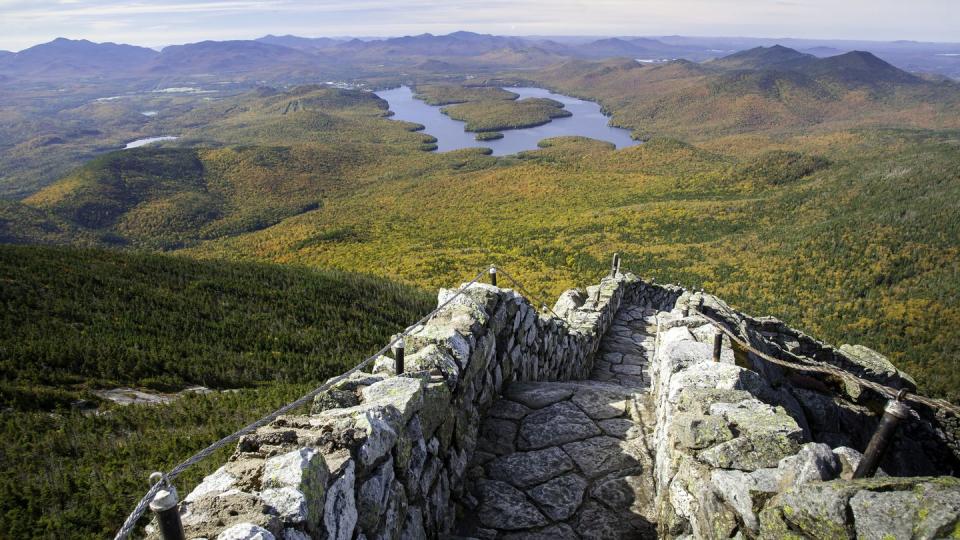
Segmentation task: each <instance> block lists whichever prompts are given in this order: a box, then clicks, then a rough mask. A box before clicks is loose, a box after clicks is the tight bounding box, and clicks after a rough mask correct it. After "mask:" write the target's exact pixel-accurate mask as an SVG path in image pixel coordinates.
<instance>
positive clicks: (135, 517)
mask: <svg viewBox="0 0 960 540" xmlns="http://www.w3.org/2000/svg"><path fill="white" fill-rule="evenodd" d="M486 272H487V271H486V269H484V270H481V271H480V272H479V273H478V274H477V275H476V277H474V278H473V279H472V280H470V281H469V282H467V283H466V284H464V285H462V286H461V287H460V289H459V290H457V292H456V294H454V295H453V296H451V297H450V298H448V299H447V300H446V301H445V302H443V303H442V304H440V305H439V306H437V308H436V309H434V310H433V311H431V312H430V313H428V314H426V315H424V316H423V317H422V318H420V320H418V321H417V322H415V323H413V324H412V325H411V326H409V327H407V329H406V330H404V331H403V332H401V333H399V334H397V336H396V337H394V338H393V339H392V340H391V341H390V343H388V344H387V345H386V346H385V347H383V348H382V349H380V350H379V351H377V352H376V353H374V354H373V355H372V356H370V357H369V358H367V359H365V360H364V361H362V362H360V363H359V364H357V365H356V366H354V367H352V368H350V369H349V370H348V371H347V372H345V373H343V374H341V375H338V376H336V377H334V378H332V379H330V380H329V381H327V382H325V383H323V384H322V385H320V386H319V387H317V388H315V389H314V390H311V391H310V392H309V393H307V394H305V395H304V396H302V397H301V398H299V399H297V400H296V401H293V402H291V403H288V404H286V405H284V406H283V407H280V408H279V409H277V410H275V411H273V412H272V413H270V414H268V415H266V416H264V417H263V418H261V419H259V420H257V421H256V422H253V423H252V424H248V425H247V426H245V427H243V428H241V429H239V430H237V431H235V432H233V433H231V434H230V435H227V436H226V437H224V438H222V439H220V440H219V441H217V442H215V443H213V444H211V445H210V446H208V447H206V448H204V449H203V450H201V451H199V452H197V453H196V454H194V455H192V456H190V457H189V458H187V459H186V460H184V461H183V462H182V463H180V464H179V465H177V466H176V467H174V468H173V469H171V470H170V472H169V473H167V474H166V475H165V478H166V479H167V480H168V481H173V480H174V479H176V478H177V476H179V475H180V474H181V473H182V472H183V471H185V470H187V469H189V468H190V467H192V466H193V465H195V464H196V463H197V462H199V461H202V460H203V459H205V458H207V457H209V456H210V455H211V454H213V453H214V452H216V451H217V450H219V449H220V448H223V447H224V446H226V445H227V444H230V443H232V442H234V441H236V440H237V439H239V438H240V437H242V436H244V435H246V434H247V433H250V432H251V431H254V430H256V429H258V428H260V427H263V426H265V425H267V424H268V423H270V422H272V421H274V420H276V419H277V418H278V417H280V416H282V415H284V414H286V413H288V412H290V411H292V410H294V409H296V408H298V407H301V406H303V405H306V404H307V403H309V402H310V401H312V400H313V398H315V397H316V396H317V395H318V394H320V392H323V391H324V390H327V389H329V388H330V387H331V386H333V385H335V384H336V383H338V382H340V381H342V380H344V379H346V378H347V377H349V376H350V375H353V374H354V373H356V372H358V371H360V370H361V369H363V368H365V367H366V366H368V365H369V364H370V363H371V362H373V361H374V360H376V359H377V358H378V357H379V356H380V355H382V354H383V353H385V352H387V351H388V350H390V348H391V347H393V346H394V345H396V344H397V342H399V341H400V340H401V339H403V338H404V337H405V336H407V335H408V334H409V333H410V332H411V330H412V329H414V328H416V327H417V326H419V325H420V324H423V323H424V322H426V321H429V320H430V319H431V318H432V317H433V316H434V315H436V314H437V313H438V312H440V311H441V310H442V309H443V308H445V307H447V306H448V305H449V304H450V303H451V302H453V301H454V300H455V299H456V298H457V297H459V296H461V295H463V294H464V292H466V290H467V289H468V288H469V287H470V286H471V285H473V284H474V283H476V282H477V281H479V280H480V278H481V277H482V276H483V275H484V274H485V273H486ZM162 484H163V482H157V483H156V484H154V485H153V486H151V487H150V489H149V490H148V491H147V493H146V494H145V495H144V496H143V497H142V498H141V499H140V502H138V503H137V506H136V507H134V509H133V512H131V513H130V515H129V516H127V519H126V521H124V522H123V525H122V526H121V527H120V530H119V531H118V532H117V535H116V536H115V537H114V540H125V539H126V538H128V537H129V536H130V534H131V533H132V532H133V530H134V528H136V525H137V522H138V521H139V520H140V518H141V517H142V516H143V513H144V512H146V510H147V507H148V506H149V505H150V501H152V500H153V497H154V496H156V494H157V492H158V491H160V488H161V486H162Z"/></svg>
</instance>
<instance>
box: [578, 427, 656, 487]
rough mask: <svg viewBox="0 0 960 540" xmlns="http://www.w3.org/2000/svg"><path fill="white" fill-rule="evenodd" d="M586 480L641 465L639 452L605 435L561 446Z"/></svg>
mask: <svg viewBox="0 0 960 540" xmlns="http://www.w3.org/2000/svg"><path fill="white" fill-rule="evenodd" d="M563 450H564V451H565V452H566V453H567V455H569V456H570V457H571V458H573V461H574V462H576V464H577V466H578V467H580V470H581V471H582V472H583V474H585V475H586V476H587V478H597V477H600V476H603V475H605V474H609V473H611V472H614V471H617V470H623V469H632V468H635V467H641V466H642V465H643V460H642V456H641V455H640V452H641V450H640V449H639V448H637V447H636V446H634V445H633V444H631V443H628V442H625V441H622V440H620V439H617V438H616V437H609V436H606V435H603V436H600V437H594V438H592V439H587V440H585V441H575V442H571V443H567V444H565V445H563Z"/></svg>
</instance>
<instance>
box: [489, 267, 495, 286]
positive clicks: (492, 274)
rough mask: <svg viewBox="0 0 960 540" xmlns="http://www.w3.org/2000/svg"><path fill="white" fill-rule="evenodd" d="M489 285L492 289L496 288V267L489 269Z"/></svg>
mask: <svg viewBox="0 0 960 540" xmlns="http://www.w3.org/2000/svg"><path fill="white" fill-rule="evenodd" d="M490 284H491V285H493V286H494V287H496V286H497V267H496V266H491V267H490Z"/></svg>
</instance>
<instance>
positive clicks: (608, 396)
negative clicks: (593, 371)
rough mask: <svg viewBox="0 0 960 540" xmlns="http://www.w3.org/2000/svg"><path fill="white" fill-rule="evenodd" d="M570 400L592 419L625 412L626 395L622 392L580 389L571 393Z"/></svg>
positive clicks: (614, 416)
mask: <svg viewBox="0 0 960 540" xmlns="http://www.w3.org/2000/svg"><path fill="white" fill-rule="evenodd" d="M570 401H572V402H573V403H574V404H575V405H577V406H578V407H580V408H581V409H582V410H583V412H585V413H587V416H589V417H590V418H592V419H594V420H606V419H608V418H616V417H618V416H623V415H624V414H625V413H626V412H627V396H625V395H624V394H623V392H619V393H617V392H612V391H609V390H593V389H581V390H577V391H576V392H575V393H574V394H573V397H571V398H570Z"/></svg>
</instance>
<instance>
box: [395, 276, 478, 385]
mask: <svg viewBox="0 0 960 540" xmlns="http://www.w3.org/2000/svg"><path fill="white" fill-rule="evenodd" d="M493 275H496V274H493ZM404 347H405V345H404V343H403V339H401V340H400V341H398V342H397V344H396V345H394V346H393V358H394V364H393V367H394V370H395V371H396V372H397V375H401V374H403V352H404Z"/></svg>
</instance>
